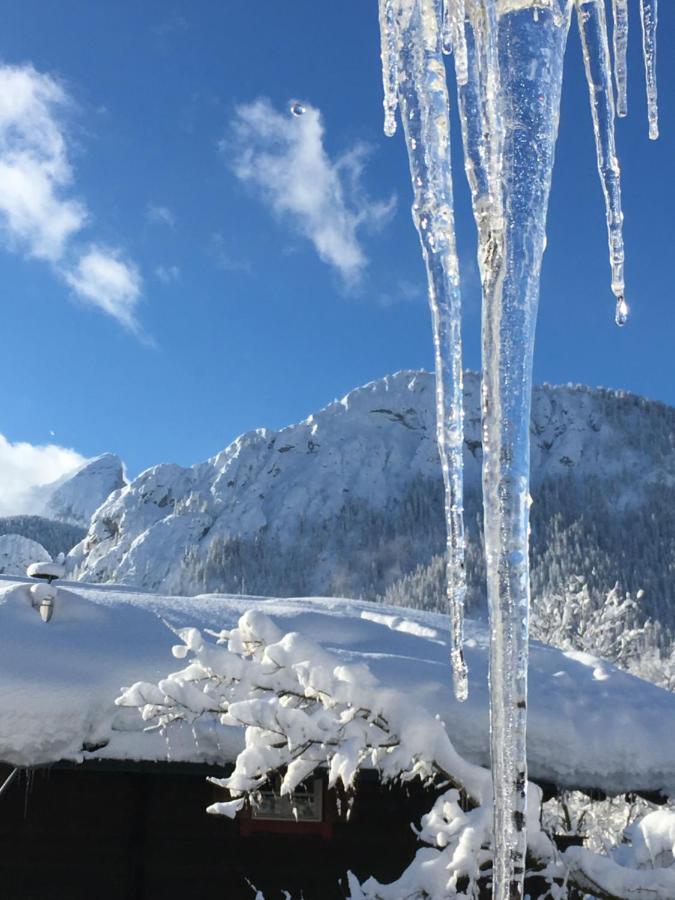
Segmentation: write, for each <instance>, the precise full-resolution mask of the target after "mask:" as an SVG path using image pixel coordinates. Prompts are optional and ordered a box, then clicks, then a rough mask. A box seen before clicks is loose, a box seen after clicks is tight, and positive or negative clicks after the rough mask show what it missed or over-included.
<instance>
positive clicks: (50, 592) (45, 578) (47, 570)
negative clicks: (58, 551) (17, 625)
mask: <svg viewBox="0 0 675 900" xmlns="http://www.w3.org/2000/svg"><path fill="white" fill-rule="evenodd" d="M65 572H66V568H65V566H64V565H63V563H62V562H61V557H59V559H58V560H57V562H37V563H32V564H31V565H30V566H28V568H27V569H26V575H28V576H29V577H30V578H39V579H41V581H40V582H39V583H37V584H32V585H31V586H30V594H31V600H32V604H33V609H37V611H38V612H39V613H40V618H41V619H42V621H43V622H49V620H50V619H51V617H52V616H53V615H54V604H55V601H56V595H57V593H58V589H57V588H56V587H54V586H53V585H52V582H53V581H56V579H57V578H63V576H64V575H65ZM45 582H46V584H45Z"/></svg>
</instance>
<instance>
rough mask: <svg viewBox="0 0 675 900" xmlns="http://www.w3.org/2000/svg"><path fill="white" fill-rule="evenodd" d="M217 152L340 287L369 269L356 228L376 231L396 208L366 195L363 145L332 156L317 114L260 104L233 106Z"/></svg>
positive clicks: (391, 202) (392, 202) (308, 108)
mask: <svg viewBox="0 0 675 900" xmlns="http://www.w3.org/2000/svg"><path fill="white" fill-rule="evenodd" d="M223 149H224V151H225V152H226V153H227V155H228V156H229V157H230V158H231V166H232V169H233V171H234V173H235V175H236V176H237V178H239V179H240V180H241V181H243V182H245V183H247V184H249V185H251V186H252V187H253V188H254V189H255V190H256V191H257V192H258V193H259V195H260V196H261V198H262V199H263V200H264V201H265V202H266V203H267V204H268V205H269V207H270V208H271V210H272V212H273V213H274V215H275V216H276V217H277V218H279V219H281V220H284V221H287V222H289V223H291V224H292V225H293V227H294V228H295V229H296V230H297V231H298V232H299V233H300V234H301V235H303V236H304V237H305V238H307V239H308V240H310V241H311V242H312V244H313V245H314V248H315V249H316V252H317V253H318V255H319V257H320V258H321V259H322V260H323V261H324V262H326V263H328V264H329V265H332V266H334V267H335V268H336V269H337V270H338V271H339V272H340V275H341V276H342V277H343V278H344V280H345V281H346V282H353V281H356V280H357V279H358V278H359V276H360V275H361V273H362V272H363V270H364V268H365V266H366V265H367V258H366V254H365V252H364V250H363V247H362V245H361V242H360V240H359V234H358V232H359V230H360V229H361V228H364V229H371V230H372V229H377V228H380V227H382V226H383V225H384V224H385V223H386V222H387V221H388V220H389V219H390V217H391V215H392V213H393V210H394V207H395V198H393V197H392V198H391V199H390V200H389V201H387V202H386V203H383V202H377V201H372V200H370V199H369V198H368V197H367V196H366V194H365V191H364V189H363V186H362V175H363V170H364V165H365V159H366V156H367V154H368V149H367V148H366V147H365V145H362V144H358V145H356V146H354V147H353V148H352V149H351V150H349V151H348V152H347V153H344V154H342V155H341V156H339V157H337V158H335V159H331V158H330V157H329V155H328V153H327V152H326V148H325V146H324V129H323V124H322V121H321V114H320V112H319V110H318V109H316V108H314V107H311V106H306V107H305V112H304V114H303V115H299V116H296V115H292V114H291V113H290V112H288V113H287V114H282V113H279V112H278V111H277V110H275V109H274V108H273V106H272V105H271V103H270V102H269V100H266V99H260V100H256V101H255V102H254V103H249V104H246V105H243V106H239V107H237V109H236V111H235V118H234V121H233V123H232V139H228V140H227V141H225V142H224V143H223Z"/></svg>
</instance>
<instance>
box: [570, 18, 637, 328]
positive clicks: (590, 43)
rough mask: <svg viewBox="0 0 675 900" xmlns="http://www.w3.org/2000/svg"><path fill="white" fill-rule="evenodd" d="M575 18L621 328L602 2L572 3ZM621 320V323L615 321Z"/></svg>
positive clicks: (615, 166)
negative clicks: (603, 198)
mask: <svg viewBox="0 0 675 900" xmlns="http://www.w3.org/2000/svg"><path fill="white" fill-rule="evenodd" d="M576 3H577V18H578V21H579V31H580V33H581V46H582V49H583V54H584V68H585V70H586V80H587V81H588V91H589V95H590V100H591V113H592V116H593V131H594V133H595V146H596V151H597V158H598V171H599V173H600V180H601V182H602V191H603V194H604V196H605V207H606V211H607V235H608V239H609V262H610V266H611V269H612V291H613V292H614V295H615V297H616V298H617V302H619V303H621V302H623V305H624V307H625V310H624V312H623V313H622V315H621V316H620V315H619V311H618V307H617V314H616V322H617V324H621V325H623V324H625V321H626V317H627V313H628V307H627V306H626V304H625V301H624V296H623V295H624V290H625V288H624V274H623V267H624V246H623V213H622V211H621V177H620V169H619V163H618V160H617V156H616V140H615V136H614V97H613V94H612V75H611V61H610V56H609V41H608V38H607V23H606V20H605V6H604V0H576ZM620 319H621V321H619V320H620Z"/></svg>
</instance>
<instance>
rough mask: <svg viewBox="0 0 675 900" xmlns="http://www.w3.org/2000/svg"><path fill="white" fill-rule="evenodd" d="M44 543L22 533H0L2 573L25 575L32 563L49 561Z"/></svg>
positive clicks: (0, 571) (0, 572)
mask: <svg viewBox="0 0 675 900" xmlns="http://www.w3.org/2000/svg"><path fill="white" fill-rule="evenodd" d="M49 561H51V556H50V554H49V553H48V552H47V551H46V550H45V548H44V547H43V546H42V544H38V542H37V541H32V540H30V538H27V537H24V536H23V535H21V534H3V535H0V575H25V574H26V569H27V568H28V566H29V565H30V564H31V563H35V562H49Z"/></svg>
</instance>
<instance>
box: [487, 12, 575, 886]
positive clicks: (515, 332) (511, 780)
mask: <svg viewBox="0 0 675 900" xmlns="http://www.w3.org/2000/svg"><path fill="white" fill-rule="evenodd" d="M493 5H494V4H493V3H492V0H486V6H487V7H488V8H489V7H490V6H493ZM512 6H513V11H505V12H503V13H502V14H501V16H500V18H499V23H498V49H499V94H498V100H499V103H498V108H497V110H496V114H497V119H498V121H499V122H500V123H503V124H502V128H503V135H502V136H501V153H500V164H499V169H498V176H499V188H500V190H501V194H500V196H499V202H500V203H501V208H502V211H503V212H502V214H503V229H502V240H501V247H500V248H499V252H498V253H493V254H492V255H485V254H483V257H482V269H483V327H482V330H483V388H482V420H483V503H484V517H485V554H486V562H487V580H488V584H487V587H488V604H489V611H490V634H491V646H490V730H491V738H490V739H491V748H490V749H491V756H492V772H493V783H494V797H495V823H494V830H495V851H494V863H493V897H494V898H496V900H512V898H518V897H522V896H523V877H524V870H525V851H526V832H525V826H526V823H525V810H526V785H527V756H526V743H525V741H526V717H527V650H528V644H527V641H528V611H529V589H530V588H529V559H528V537H529V510H530V502H531V501H530V432H529V429H530V406H531V393H532V356H533V351H534V333H535V323H536V316H537V306H538V300H539V274H540V269H541V261H542V257H543V253H544V248H545V244H546V238H545V226H546V213H547V208H548V197H549V190H550V185H551V175H552V169H553V159H554V151H555V142H556V137H557V129H558V118H559V107H560V90H561V84H562V72H563V56H564V49H565V43H566V37H567V30H568V27H569V12H570V5H569V4H567V5H566V9H565V14H564V16H562V17H561V15H560V12H559V10H555V9H553V8H552V7H549V8H548V9H544V8H541V7H539V8H538V9H534V10H533V9H531V8H530V9H528V8H525V9H523V8H522V4H520V8H518V5H517V4H512ZM534 13H536V15H535V14H534ZM488 94H489V91H488Z"/></svg>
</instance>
